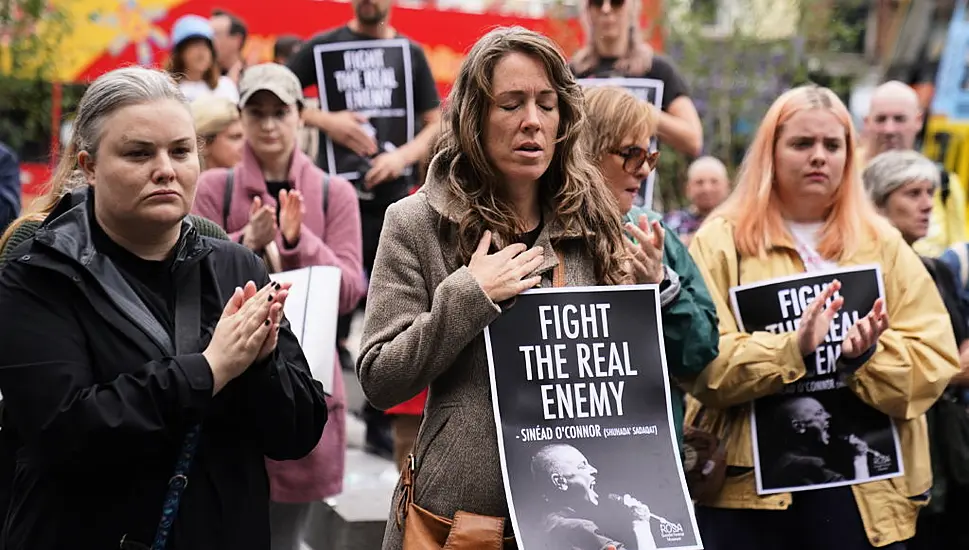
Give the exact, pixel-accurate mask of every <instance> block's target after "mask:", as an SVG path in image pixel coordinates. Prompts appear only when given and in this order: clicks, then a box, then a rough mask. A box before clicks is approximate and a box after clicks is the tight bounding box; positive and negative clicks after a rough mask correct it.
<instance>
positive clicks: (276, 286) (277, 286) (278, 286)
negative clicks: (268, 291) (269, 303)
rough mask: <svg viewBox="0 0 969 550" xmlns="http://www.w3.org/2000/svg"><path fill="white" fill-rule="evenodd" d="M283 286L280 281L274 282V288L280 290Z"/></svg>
mask: <svg viewBox="0 0 969 550" xmlns="http://www.w3.org/2000/svg"><path fill="white" fill-rule="evenodd" d="M281 286H282V285H281V284H279V283H277V282H274V283H273V287H274V288H275V289H276V290H279V289H280V287H281Z"/></svg>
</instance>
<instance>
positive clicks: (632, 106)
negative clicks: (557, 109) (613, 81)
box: [584, 86, 659, 162]
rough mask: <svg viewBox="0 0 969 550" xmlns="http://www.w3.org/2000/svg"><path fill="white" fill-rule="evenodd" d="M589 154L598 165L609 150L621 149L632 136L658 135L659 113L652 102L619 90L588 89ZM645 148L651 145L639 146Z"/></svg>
mask: <svg viewBox="0 0 969 550" xmlns="http://www.w3.org/2000/svg"><path fill="white" fill-rule="evenodd" d="M585 110H586V115H587V116H588V124H587V125H586V128H585V131H584V133H585V146H586V150H587V151H588V152H589V153H590V154H591V155H592V158H594V159H595V160H596V161H597V162H598V161H600V160H601V159H602V158H603V157H604V156H605V155H606V154H607V153H608V152H609V151H610V150H612V149H616V148H618V147H619V146H621V145H622V140H624V139H626V138H627V137H628V136H630V135H636V136H646V138H647V140H648V139H649V138H651V137H652V136H653V134H655V133H656V128H657V127H658V126H659V113H658V112H657V111H656V108H655V107H653V106H652V105H651V104H650V103H649V102H647V101H643V100H641V99H639V98H638V97H636V96H635V95H633V94H632V92H630V91H629V90H627V89H625V88H621V87H619V86H592V87H589V88H586V89H585ZM639 145H641V146H643V147H646V146H648V145H649V144H648V143H640V144H639Z"/></svg>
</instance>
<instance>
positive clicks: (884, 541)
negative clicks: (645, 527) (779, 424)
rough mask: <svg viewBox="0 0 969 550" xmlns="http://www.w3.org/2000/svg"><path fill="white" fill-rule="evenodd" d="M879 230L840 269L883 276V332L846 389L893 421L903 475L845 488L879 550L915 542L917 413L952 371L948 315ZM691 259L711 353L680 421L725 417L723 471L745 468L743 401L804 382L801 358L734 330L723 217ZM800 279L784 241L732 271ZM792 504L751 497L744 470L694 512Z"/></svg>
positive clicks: (922, 485)
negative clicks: (715, 328)
mask: <svg viewBox="0 0 969 550" xmlns="http://www.w3.org/2000/svg"><path fill="white" fill-rule="evenodd" d="M878 224H879V234H880V235H881V237H880V238H879V239H878V241H872V240H869V241H866V242H863V243H862V244H861V245H860V248H859V250H858V252H857V253H856V254H854V255H853V256H852V257H851V258H848V259H847V260H846V261H843V262H841V264H840V265H842V266H851V265H865V264H873V263H878V264H881V266H882V274H883V277H884V288H885V302H886V306H887V308H888V315H889V322H890V327H889V329H888V330H886V331H885V332H884V333H883V334H882V335H881V337H880V338H879V340H878V347H877V349H876V351H875V354H874V355H873V356H872V357H871V358H870V359H869V360H868V362H867V363H865V365H864V366H862V367H861V368H860V369H859V370H858V371H857V372H856V373H855V375H854V376H853V378H852V381H851V382H850V383H849V387H850V388H851V389H852V390H853V391H854V392H855V393H856V394H857V395H858V396H859V397H860V398H861V399H862V400H863V401H864V402H865V403H867V404H869V405H871V406H872V407H874V408H876V409H878V410H880V411H882V412H884V413H885V414H887V415H889V416H891V417H893V418H894V419H895V424H896V426H897V427H898V433H899V437H900V444H901V448H902V460H903V465H904V468H905V475H904V476H903V477H897V478H893V479H890V480H883V481H873V482H869V483H865V484H861V485H854V486H852V490H853V492H854V495H855V500H856V501H857V502H858V510H859V511H860V512H861V517H862V520H863V522H864V526H865V530H866V532H867V533H868V539H869V541H870V542H871V543H872V545H874V546H886V545H888V544H891V543H893V542H897V541H903V540H906V539H909V538H911V537H912V536H914V535H915V521H916V518H917V516H918V510H919V508H920V507H921V506H923V505H924V504H925V500H922V499H920V500H913V499H912V498H910V497H916V496H919V495H923V494H924V493H926V491H928V490H929V488H930V487H931V485H932V470H931V465H930V463H929V446H928V432H927V428H926V423H925V411H926V410H927V409H928V408H929V407H930V406H931V405H932V404H933V403H934V402H935V400H936V399H937V398H938V397H939V396H940V395H941V394H942V391H943V390H944V389H945V387H946V384H947V383H948V381H949V379H950V378H952V376H954V375H955V374H956V372H957V370H958V364H959V363H958V354H957V348H956V343H955V337H954V336H953V334H952V328H951V325H950V323H949V315H948V314H947V313H946V310H945V306H943V304H942V299H941V298H940V297H939V294H938V291H937V290H936V287H935V284H934V283H933V282H932V278H931V277H930V276H929V273H928V271H926V269H925V267H923V265H922V262H921V260H920V259H919V258H918V256H917V255H916V254H915V252H914V251H913V250H912V249H911V248H910V247H909V246H908V245H907V244H906V243H905V241H904V240H902V237H901V235H900V234H899V233H898V231H897V230H896V229H895V228H893V227H891V226H890V225H889V224H888V223H887V222H884V221H883V220H878ZM690 252H691V254H692V255H693V258H694V260H695V261H696V264H697V267H698V268H699V269H700V272H701V273H702V274H703V277H704V279H705V281H706V284H707V288H708V289H709V290H710V296H711V297H712V298H713V302H714V304H715V305H716V307H717V315H718V317H719V319H720V354H719V356H718V357H717V359H715V360H714V361H713V362H712V363H710V365H709V366H708V367H707V368H706V370H704V371H703V373H702V374H700V376H699V378H698V379H697V380H696V383H695V386H694V388H693V395H694V396H695V397H696V399H691V400H690V403H689V405H688V408H687V423H688V425H691V424H693V422H694V418H695V417H696V413H697V411H698V409H699V403H698V402H697V399H698V400H699V401H700V402H702V403H704V404H706V405H707V407H708V409H707V411H706V414H705V415H704V417H703V419H702V420H703V421H702V422H701V423H700V425H699V426H700V427H701V428H703V429H706V430H709V431H711V432H712V433H723V427H724V424H725V422H726V421H727V420H728V419H731V420H732V427H731V430H730V435H729V437H728V440H727V463H728V464H729V465H731V466H738V467H741V468H751V469H752V468H753V466H754V458H753V448H752V442H751V428H750V417H749V415H750V407H749V403H750V402H751V401H752V400H754V399H756V398H758V397H762V396H765V395H770V394H773V393H776V392H777V391H779V390H780V389H781V388H782V387H783V386H784V385H785V384H789V383H791V382H794V381H796V380H798V379H799V378H801V377H803V376H804V375H805V365H804V360H803V358H802V356H801V353H800V350H799V349H798V345H797V336H796V333H794V332H791V333H787V334H771V333H768V332H755V333H753V334H747V333H741V332H739V331H738V328H737V323H736V321H735V319H734V315H733V311H732V309H731V307H730V305H729V296H730V293H729V289H730V287H733V286H736V285H737V274H738V266H737V257H738V256H737V252H736V248H735V246H734V239H733V224H731V223H730V222H728V221H727V220H725V219H723V218H716V219H712V220H709V221H707V223H705V224H704V225H703V227H701V228H700V230H699V232H697V234H696V236H694V238H693V242H692V243H691V245H690ZM804 271H805V269H804V264H803V263H802V262H801V258H800V256H799V255H798V253H797V252H796V251H795V250H794V248H793V244H792V243H778V244H775V245H774V247H773V248H771V249H770V250H769V251H768V252H767V255H766V256H765V257H764V258H755V257H749V258H743V260H742V262H741V266H740V269H739V273H740V282H741V284H748V283H755V282H758V281H763V280H767V279H773V278H777V277H783V276H790V275H796V274H799V273H803V272H804ZM737 405H740V407H734V406H737ZM729 407H734V408H731V409H728V408H729ZM728 411H739V412H728ZM792 498H796V497H793V496H792V495H791V494H789V493H786V494H775V495H766V496H759V495H758V494H757V487H756V484H755V482H754V473H753V471H752V470H751V471H749V472H747V473H745V474H742V475H740V476H736V477H728V478H727V480H726V483H725V485H724V487H723V490H722V491H721V492H720V495H719V496H718V497H717V498H716V499H715V500H714V501H712V502H703V503H702V504H704V505H708V506H713V507H719V508H741V509H765V510H784V509H786V508H787V507H788V506H790V505H791V499H792Z"/></svg>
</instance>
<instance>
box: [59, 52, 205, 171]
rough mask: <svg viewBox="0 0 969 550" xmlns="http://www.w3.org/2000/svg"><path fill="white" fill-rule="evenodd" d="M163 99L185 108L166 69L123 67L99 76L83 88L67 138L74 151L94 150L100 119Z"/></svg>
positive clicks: (101, 124)
mask: <svg viewBox="0 0 969 550" xmlns="http://www.w3.org/2000/svg"><path fill="white" fill-rule="evenodd" d="M165 99H171V100H175V101H178V102H179V103H182V104H183V105H185V108H186V109H188V101H187V100H186V99H185V96H184V95H183V94H182V91H181V90H180V89H179V87H178V84H176V83H175V80H173V79H172V77H171V76H170V75H169V74H168V73H166V72H163V71H159V70H156V69H147V68H144V67H124V68H121V69H116V70H113V71H111V72H108V73H105V74H103V75H101V77H99V78H98V79H97V80H95V81H94V83H92V84H91V86H90V87H89V88H88V89H87V91H86V92H85V93H84V97H82V98H81V103H80V104H79V105H78V107H77V118H75V119H74V133H73V138H72V139H71V141H72V143H73V144H74V145H75V146H76V147H77V150H76V151H75V153H79V152H81V151H87V152H88V153H89V154H91V155H95V154H96V153H97V150H98V146H99V145H100V141H101V134H102V126H103V125H104V120H105V119H106V118H107V117H108V116H110V115H111V114H113V113H114V112H116V111H117V110H118V109H123V108H124V107H130V106H132V105H138V104H141V103H148V102H151V101H159V100H165Z"/></svg>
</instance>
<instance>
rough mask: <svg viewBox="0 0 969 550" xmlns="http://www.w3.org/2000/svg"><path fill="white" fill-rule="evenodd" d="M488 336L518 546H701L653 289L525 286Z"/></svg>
mask: <svg viewBox="0 0 969 550" xmlns="http://www.w3.org/2000/svg"><path fill="white" fill-rule="evenodd" d="M485 339H486V344H487V350H488V362H489V366H490V371H491V390H492V399H493V403H494V408H495V423H496V426H497V430H498V441H499V450H500V454H501V466H502V472H503V474H504V482H505V493H506V495H507V497H508V506H509V510H510V511H511V518H512V522H513V524H514V528H515V533H516V536H517V538H518V541H519V548H522V550H539V549H544V548H548V549H553V548H554V549H556V550H559V549H561V548H589V549H590V550H591V549H595V550H599V549H601V548H604V547H605V545H607V544H610V543H611V544H614V545H615V546H616V547H620V544H617V543H621V544H622V545H623V546H622V547H624V548H646V547H648V548H653V547H654V546H649V544H652V543H653V542H654V541H655V545H656V546H655V548H700V547H701V546H700V539H699V534H698V532H697V528H696V521H695V519H694V517H693V508H692V506H691V503H690V499H689V496H688V492H687V488H686V483H685V481H684V477H683V470H682V467H681V464H680V459H679V453H678V449H677V446H676V436H675V434H674V433H673V421H672V415H671V412H670V393H669V377H668V374H667V370H666V359H665V356H664V350H663V335H662V322H661V319H660V313H659V293H658V290H657V288H656V287H655V286H627V287H592V288H571V289H537V290H532V291H529V292H526V293H524V294H522V295H520V296H518V297H517V298H516V300H515V303H514V305H513V306H512V307H510V308H509V309H507V310H506V311H505V312H504V313H503V314H502V315H501V317H499V318H498V319H497V320H496V321H495V322H493V323H492V324H491V325H490V326H489V327H488V329H487V330H486V332H485Z"/></svg>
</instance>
